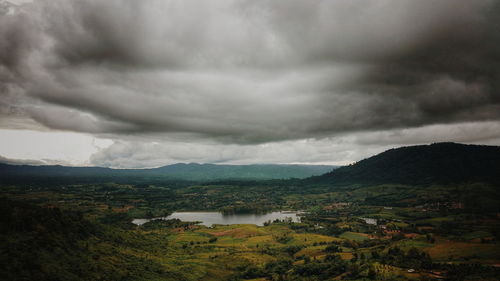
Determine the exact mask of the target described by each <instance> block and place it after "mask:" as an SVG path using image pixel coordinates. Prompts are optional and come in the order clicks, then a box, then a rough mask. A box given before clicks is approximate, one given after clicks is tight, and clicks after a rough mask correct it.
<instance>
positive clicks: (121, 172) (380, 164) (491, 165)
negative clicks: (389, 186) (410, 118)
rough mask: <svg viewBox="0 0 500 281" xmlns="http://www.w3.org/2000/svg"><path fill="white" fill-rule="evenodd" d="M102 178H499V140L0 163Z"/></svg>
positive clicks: (26, 172) (3, 173) (340, 181)
mask: <svg viewBox="0 0 500 281" xmlns="http://www.w3.org/2000/svg"><path fill="white" fill-rule="evenodd" d="M29 178H54V179H56V178H80V179H82V178H101V179H102V178H105V179H106V180H108V179H110V180H114V179H122V180H126V179H134V180H136V179H140V181H143V180H146V181H147V180H149V179H154V180H188V181H217V180H271V179H291V178H294V179H303V180H302V183H304V184H311V185H318V184H319V185H350V184H384V183H394V184H420V185H425V184H434V183H435V184H441V183H459V182H486V183H500V146H486V145H466V144H458V143H435V144H430V145H418V146H408V147H400V148H394V149H390V150H387V151H385V152H382V153H380V154H377V155H375V156H372V157H369V158H366V159H364V160H361V161H359V162H357V163H354V164H351V165H348V166H343V167H340V168H339V167H337V166H327V165H216V164H197V163H189V164H183V163H179V164H173V165H168V166H163V167H159V168H152V169H111V168H102V167H65V166H58V165H55V166H30V165H11V164H0V180H2V179H4V180H5V179H9V180H16V179H29Z"/></svg>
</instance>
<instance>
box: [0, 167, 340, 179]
mask: <svg viewBox="0 0 500 281" xmlns="http://www.w3.org/2000/svg"><path fill="white" fill-rule="evenodd" d="M334 168H336V167H335V166H327V165H215V164H196V163H190V164H182V163H180V164H173V165H168V166H163V167H159V168H152V169H110V168H101V167H66V166H29V165H9V164H0V179H2V178H4V179H16V178H30V177H32V178H40V177H43V178H58V177H65V178H72V177H75V178H78V177H91V178H142V179H148V178H155V179H161V178H164V179H175V180H188V181H211V180H225V179H235V180H242V179H243V180H244V179H249V180H268V179H288V178H307V177H310V176H315V175H321V174H324V173H327V172H330V171H332V170H333V169H334Z"/></svg>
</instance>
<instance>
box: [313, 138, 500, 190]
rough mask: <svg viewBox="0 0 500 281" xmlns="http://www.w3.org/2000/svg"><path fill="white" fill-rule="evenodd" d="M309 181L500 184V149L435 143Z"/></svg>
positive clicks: (381, 156) (391, 152)
mask: <svg viewBox="0 0 500 281" xmlns="http://www.w3.org/2000/svg"><path fill="white" fill-rule="evenodd" d="M305 181H306V182H308V183H317V184H333V185H345V184H382V183H399V184H433V183H436V184H437V183H461V182H488V183H500V147H499V146H486V145H466V144H458V143H434V144H431V145H418V146H408V147H401V148H395V149H390V150H387V151H385V152H382V153H380V154H378V155H375V156H372V157H370V158H367V159H364V160H361V161H359V162H357V163H355V164H352V165H349V166H344V167H341V168H338V169H335V170H334V171H332V172H330V173H327V174H325V175H322V176H317V177H312V178H310V179H307V180H305Z"/></svg>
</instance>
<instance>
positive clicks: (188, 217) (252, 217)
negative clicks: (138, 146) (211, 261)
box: [132, 212, 300, 226]
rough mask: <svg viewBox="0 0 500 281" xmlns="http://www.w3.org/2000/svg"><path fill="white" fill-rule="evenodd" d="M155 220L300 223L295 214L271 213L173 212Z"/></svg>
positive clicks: (207, 224) (138, 223) (256, 223)
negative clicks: (282, 221) (286, 221)
mask: <svg viewBox="0 0 500 281" xmlns="http://www.w3.org/2000/svg"><path fill="white" fill-rule="evenodd" d="M155 219H165V220H169V219H180V220H181V221H199V222H201V223H200V224H202V225H205V226H212V225H213V224H255V225H259V226H262V225H264V223H265V222H267V221H274V220H276V219H279V220H287V219H288V220H291V221H293V222H300V217H299V216H297V213H295V212H271V213H267V214H222V213H219V212H175V213H172V214H171V215H170V216H168V217H163V218H155ZM150 220H151V219H135V220H133V221H132V223H134V224H137V225H141V224H144V223H146V222H148V221H150Z"/></svg>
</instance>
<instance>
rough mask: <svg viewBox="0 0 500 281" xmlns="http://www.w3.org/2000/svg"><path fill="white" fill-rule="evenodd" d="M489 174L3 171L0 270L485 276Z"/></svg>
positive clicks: (134, 276)
mask: <svg viewBox="0 0 500 281" xmlns="http://www.w3.org/2000/svg"><path fill="white" fill-rule="evenodd" d="M375 157H377V156H375ZM401 157H403V156H401ZM354 167H356V165H354ZM445 169H448V167H446V168H445ZM436 172H437V173H439V172H440V171H439V170H437V171H436ZM343 173H345V171H343ZM429 175H430V176H432V174H429ZM492 176H495V175H488V177H487V180H478V181H474V182H466V181H459V182H439V181H435V182H436V183H434V184H422V183H414V184H409V183H385V184H379V183H373V184H369V183H363V182H362V183H357V182H355V181H352V182H351V183H350V184H343V185H335V184H325V183H324V181H323V180H322V181H319V182H316V183H312V180H314V178H309V179H306V180H298V179H293V180H246V181H245V180H223V181H215V182H206V183H204V182H195V183H193V182H187V181H179V180H170V181H166V180H165V181H163V182H161V183H159V182H158V181H156V180H151V181H148V179H144V178H141V179H137V181H135V182H133V183H123V182H120V181H109V180H108V179H106V181H103V179H102V178H97V179H89V180H88V181H87V182H81V181H79V180H76V179H74V180H67V179H66V180H65V181H63V182H60V181H58V180H56V181H53V180H52V179H50V178H48V179H46V180H39V181H32V182H31V183H29V184H26V183H12V182H7V183H3V184H2V189H1V196H0V197H1V198H2V199H1V200H2V204H1V208H2V210H1V214H2V217H1V220H2V223H1V225H2V232H1V236H2V237H1V241H2V242H1V246H0V248H1V249H2V255H1V259H2V263H1V264H2V267H3V268H2V269H1V271H2V272H3V276H4V277H5V280H34V279H36V280H68V279H73V280H253V281H257V280H260V281H264V280H498V279H497V278H498V276H500V267H499V266H500V254H499V253H500V243H499V241H500V216H499V214H500V209H499V208H500V207H499V206H500V189H498V185H497V183H496V182H495V181H491V180H489V179H491V178H494V177H492ZM71 181H73V182H71ZM297 211H300V213H299V214H298V216H299V217H300V221H298V220H292V219H288V218H286V217H280V218H277V219H276V218H275V219H270V220H267V221H264V222H262V225H259V223H257V222H254V223H249V224H242V223H241V221H239V220H238V219H235V220H227V221H225V223H220V224H219V223H203V220H202V219H199V218H200V217H195V216H191V217H181V218H183V219H182V220H180V219H179V216H178V215H177V216H176V217H170V218H169V217H168V216H169V215H172V214H174V213H175V214H186V212H188V213H187V214H191V215H192V214H193V213H192V212H202V213H201V214H205V215H209V217H211V218H212V219H213V218H215V217H219V218H223V217H224V216H227V217H228V218H230V217H231V216H232V217H234V218H243V217H245V216H246V217H253V218H256V217H259V216H266V214H271V213H272V212H275V213H273V214H280V213H278V212H283V214H286V213H288V212H292V213H293V212H297ZM203 212H204V213H203ZM159 217H162V218H165V217H166V218H165V219H153V218H159ZM190 218H193V219H190ZM196 218H198V219H196ZM137 219H142V221H141V224H140V225H139V224H137V223H136V224H134V223H133V222H134V220H137ZM192 220H194V221H192Z"/></svg>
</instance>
